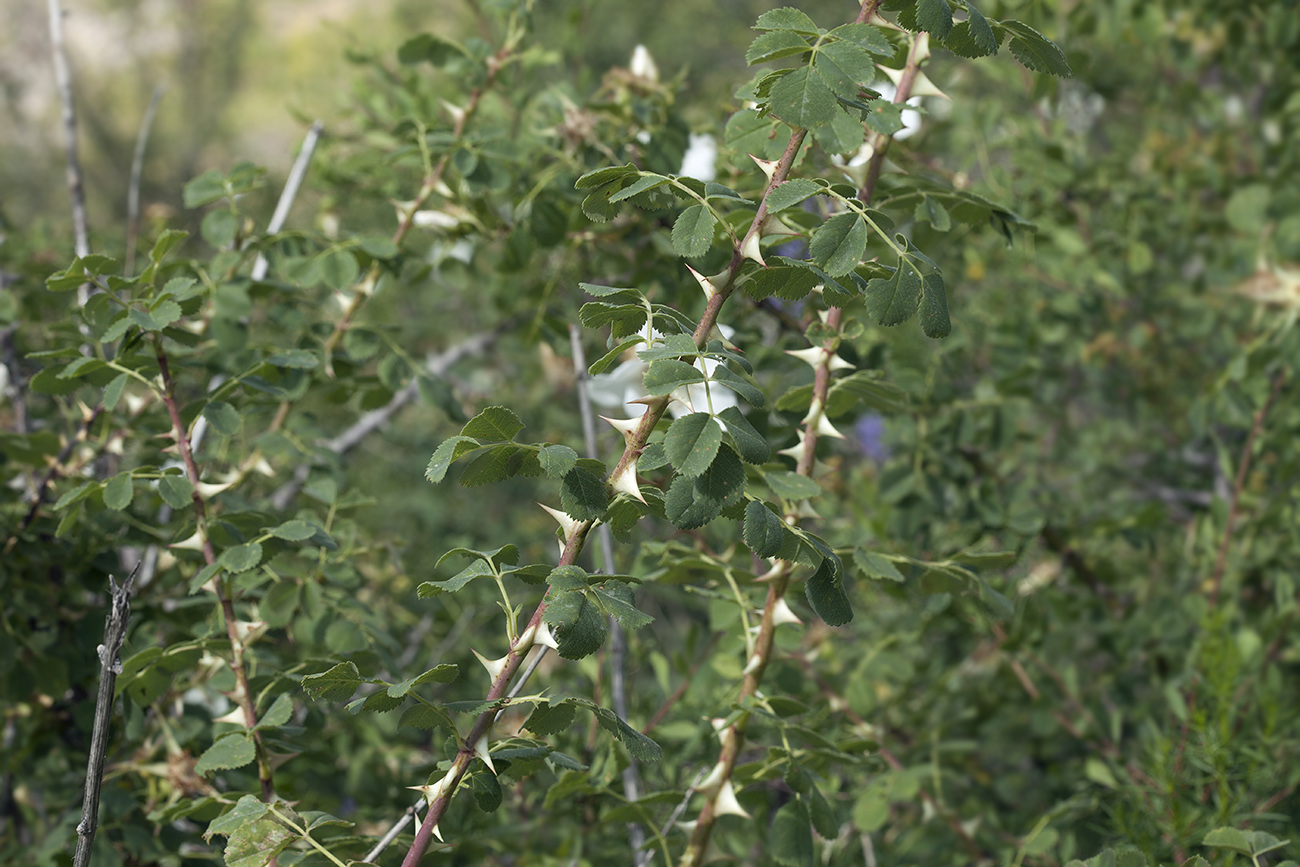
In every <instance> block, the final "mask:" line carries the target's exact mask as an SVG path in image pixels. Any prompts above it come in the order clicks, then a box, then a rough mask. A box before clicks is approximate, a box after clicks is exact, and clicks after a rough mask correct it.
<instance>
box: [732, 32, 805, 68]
mask: <svg viewBox="0 0 1300 867" xmlns="http://www.w3.org/2000/svg"><path fill="white" fill-rule="evenodd" d="M811 50H812V47H811V46H810V45H809V44H808V40H807V39H805V38H804V37H802V36H800V35H799V34H797V33H792V32H790V31H789V30H769V31H767V32H766V33H760V34H759V35H758V37H757V38H756V39H755V40H754V41H753V42H752V43H750V45H749V50H748V51H746V52H745V62H746V63H748V64H749V65H750V66H753V65H754V64H756V63H766V62H768V61H769V60H780V59H781V58H783V57H793V56H795V55H797V54H807V53H808V52H809V51H811Z"/></svg>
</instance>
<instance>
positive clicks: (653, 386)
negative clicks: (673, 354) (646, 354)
mask: <svg viewBox="0 0 1300 867" xmlns="http://www.w3.org/2000/svg"><path fill="white" fill-rule="evenodd" d="M642 381H643V382H644V383H645V387H646V391H647V392H648V393H649V394H653V395H661V394H670V393H672V392H673V391H676V390H677V389H679V388H681V387H682V386H683V385H690V384H692V383H695V382H703V381H704V373H703V372H701V371H700V369H699V368H698V367H696V366H695V365H693V364H687V363H686V362H684V361H679V360H678V359H676V358H660V359H656V360H655V361H652V362H650V365H649V367H647V368H646V372H645V377H644V379H643V380H642Z"/></svg>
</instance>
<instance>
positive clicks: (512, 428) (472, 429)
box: [460, 406, 524, 442]
mask: <svg viewBox="0 0 1300 867" xmlns="http://www.w3.org/2000/svg"><path fill="white" fill-rule="evenodd" d="M523 429H524V423H523V422H521V421H520V420H519V417H518V416H517V415H515V414H514V413H513V412H511V411H510V410H508V409H506V408H505V407H504V406H489V407H487V408H486V409H484V410H483V411H482V412H480V413H479V414H478V415H476V416H474V417H473V418H472V419H470V420H469V421H468V422H466V424H465V427H463V428H461V431H460V435H461V436H462V437H474V438H475V439H477V440H480V441H482V442H510V441H511V440H513V439H514V438H515V435H516V434H518V433H519V432H520V431H521V430H523Z"/></svg>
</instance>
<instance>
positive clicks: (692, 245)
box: [672, 205, 717, 259]
mask: <svg viewBox="0 0 1300 867" xmlns="http://www.w3.org/2000/svg"><path fill="white" fill-rule="evenodd" d="M716 222H717V221H716V220H714V218H713V212H712V211H710V210H709V209H708V208H706V207H705V206H704V205H691V206H690V207H689V208H687V209H686V210H684V211H682V213H681V215H680V216H679V217H678V218H677V221H676V222H675V223H673V236H672V240H673V252H675V253H676V254H677V255H678V256H681V257H683V258H686V259H696V258H699V257H700V256H703V255H704V254H705V253H707V252H709V247H711V246H712V245H713V227H714V225H715V223H716Z"/></svg>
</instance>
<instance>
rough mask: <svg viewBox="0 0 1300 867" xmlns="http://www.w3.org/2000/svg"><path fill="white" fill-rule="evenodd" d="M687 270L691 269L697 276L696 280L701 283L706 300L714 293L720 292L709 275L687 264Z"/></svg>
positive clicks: (692, 273)
mask: <svg viewBox="0 0 1300 867" xmlns="http://www.w3.org/2000/svg"><path fill="white" fill-rule="evenodd" d="M686 270H687V271H690V272H691V276H692V277H694V278H695V282H696V283H699V284H700V289H702V290H703V291H704V300H705V301H708V300H709V299H710V298H712V297H713V296H714V295H717V294H718V287H716V286H714V285H713V283H712V282H711V281H710V280H709V278H708V277H705V276H704V275H703V274H701V273H700V272H699V271H696V270H695V269H694V268H692V267H691V266H690V265H687V266H686Z"/></svg>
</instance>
